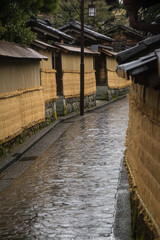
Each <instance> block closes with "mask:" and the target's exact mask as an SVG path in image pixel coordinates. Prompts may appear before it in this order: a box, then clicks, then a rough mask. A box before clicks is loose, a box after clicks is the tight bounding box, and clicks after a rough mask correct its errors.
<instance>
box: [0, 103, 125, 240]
mask: <svg viewBox="0 0 160 240" xmlns="http://www.w3.org/2000/svg"><path fill="white" fill-rule="evenodd" d="M127 124H128V100H127V99H126V98H124V99H122V100H119V101H116V102H114V103H112V104H109V105H106V106H105V107H102V108H99V109H96V110H94V111H93V112H91V113H86V114H85V115H84V117H80V116H79V117H77V118H72V119H68V120H66V121H64V122H63V123H62V125H63V126H66V127H65V129H66V130H65V131H64V133H63V134H62V135H61V136H60V137H59V138H58V139H57V140H56V141H55V142H54V143H53V144H52V145H51V146H50V147H49V148H48V149H47V150H46V151H45V152H44V153H43V154H42V155H41V156H39V157H38V158H35V159H34V161H32V164H31V165H30V166H29V167H28V168H27V169H26V170H25V171H24V172H23V173H22V174H21V175H20V176H19V177H17V178H16V179H15V180H14V181H13V182H11V183H10V184H9V186H8V187H7V188H5V189H4V190H3V191H2V192H1V195H0V216H1V217H0V239H1V240H3V239H23V240H26V239H28V240H31V239H43V240H45V239H55V240H65V239H68V240H69V239H70V240H72V239H74V240H85V239H95V240H103V239H106V240H111V239H114V236H113V228H114V223H115V214H116V202H117V192H118V186H119V176H120V170H121V169H122V161H123V155H124V150H125V137H126V129H127ZM63 126H61V127H62V128H63ZM56 134H57V133H56V129H53V130H52V131H51V132H50V137H51V135H52V137H54V136H55V135H56ZM45 138H46V139H47V136H45ZM40 148H41V147H40ZM32 151H34V149H32ZM35 155H36V153H35ZM20 161H21V162H23V163H25V161H26V162H27V158H25V157H22V159H21V160H20ZM12 174H13V173H12ZM2 178H3V174H2Z"/></svg>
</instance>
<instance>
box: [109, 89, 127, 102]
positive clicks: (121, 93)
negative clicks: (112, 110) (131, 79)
mask: <svg viewBox="0 0 160 240" xmlns="http://www.w3.org/2000/svg"><path fill="white" fill-rule="evenodd" d="M129 90H130V87H126V88H121V89H111V88H109V89H108V92H109V95H110V96H111V97H112V99H114V98H117V97H120V96H124V95H126V94H127V93H128V92H129Z"/></svg>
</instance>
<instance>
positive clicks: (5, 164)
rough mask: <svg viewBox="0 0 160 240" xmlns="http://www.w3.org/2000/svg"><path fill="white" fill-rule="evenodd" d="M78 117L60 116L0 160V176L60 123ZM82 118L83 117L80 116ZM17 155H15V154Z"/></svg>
mask: <svg viewBox="0 0 160 240" xmlns="http://www.w3.org/2000/svg"><path fill="white" fill-rule="evenodd" d="M125 97H126V96H125V95H124V96H121V97H118V98H116V99H114V100H111V101H106V102H105V103H104V102H103V103H102V104H99V105H97V106H95V107H93V108H90V109H86V110H85V111H84V112H85V113H90V112H93V111H94V110H96V109H98V108H102V107H104V106H106V105H109V104H111V103H114V102H115V101H118V100H121V99H123V98H125ZM77 116H80V115H79V112H74V113H70V114H69V115H66V116H60V117H58V119H57V120H56V122H54V123H52V124H51V125H50V126H48V127H45V128H44V129H42V130H41V131H40V132H38V133H36V134H35V135H33V136H31V137H30V138H29V139H28V140H26V141H25V142H24V143H23V144H22V145H21V146H20V147H18V148H17V149H16V150H15V151H14V152H12V153H11V155H9V156H8V157H7V158H4V159H2V160H0V174H1V173H2V172H4V171H5V170H6V169H8V168H9V167H10V166H11V165H12V164H14V163H15V162H16V161H18V160H19V159H20V158H21V157H22V156H23V155H24V154H25V153H26V152H27V151H29V150H30V149H31V148H32V147H33V146H35V145H36V144H37V143H38V142H39V141H40V140H41V139H42V138H43V137H45V136H46V135H47V134H48V133H49V132H50V131H51V130H53V129H54V128H56V126H58V125H59V124H60V123H62V122H64V121H66V120H68V119H72V118H74V117H77ZM82 117H83V116H82ZM17 151H18V154H15V153H17Z"/></svg>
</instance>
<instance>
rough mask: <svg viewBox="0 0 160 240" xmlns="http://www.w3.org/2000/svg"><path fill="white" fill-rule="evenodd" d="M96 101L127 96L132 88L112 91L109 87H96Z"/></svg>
mask: <svg viewBox="0 0 160 240" xmlns="http://www.w3.org/2000/svg"><path fill="white" fill-rule="evenodd" d="M96 89H97V91H96V99H97V100H107V101H110V100H111V99H114V98H117V97H120V96H123V95H126V94H127V93H128V92H129V89H130V87H126V88H121V89H111V88H108V86H97V87H96Z"/></svg>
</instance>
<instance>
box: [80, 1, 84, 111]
mask: <svg viewBox="0 0 160 240" xmlns="http://www.w3.org/2000/svg"><path fill="white" fill-rule="evenodd" d="M80 71H81V72H80V115H84V0H81V66H80Z"/></svg>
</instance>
